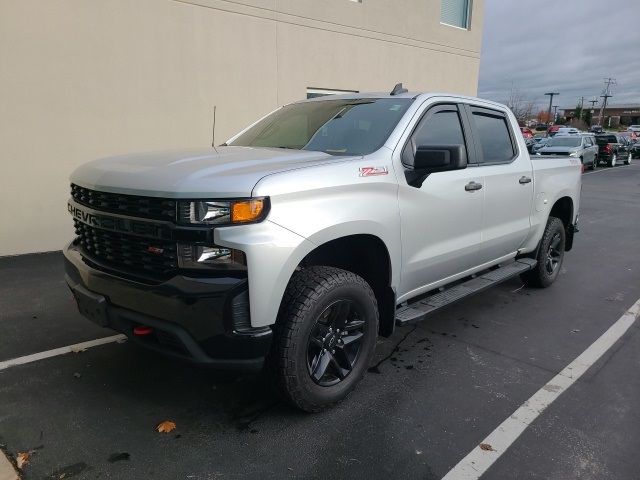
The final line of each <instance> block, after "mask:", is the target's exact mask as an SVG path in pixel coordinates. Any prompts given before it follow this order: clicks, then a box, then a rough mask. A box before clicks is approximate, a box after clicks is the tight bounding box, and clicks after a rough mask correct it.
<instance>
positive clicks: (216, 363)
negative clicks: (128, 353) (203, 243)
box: [63, 244, 272, 371]
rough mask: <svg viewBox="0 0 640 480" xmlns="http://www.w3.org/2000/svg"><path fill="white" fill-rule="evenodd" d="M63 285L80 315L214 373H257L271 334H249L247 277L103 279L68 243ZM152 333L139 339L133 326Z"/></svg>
mask: <svg viewBox="0 0 640 480" xmlns="http://www.w3.org/2000/svg"><path fill="white" fill-rule="evenodd" d="M63 253H64V257H65V273H66V274H65V279H66V281H67V284H68V285H69V288H70V289H71V291H72V292H73V294H74V296H75V298H76V301H77V302H78V307H79V309H80V313H82V314H83V315H84V316H85V317H87V318H89V319H90V320H92V321H94V322H95V323H98V324H99V325H101V326H103V327H108V328H112V329H114V330H116V331H119V332H121V333H124V334H125V335H126V336H127V337H129V338H130V339H131V340H133V341H135V342H136V343H139V344H141V345H143V346H145V347H147V348H150V349H152V350H156V351H159V352H161V353H164V354H167V355H171V356H173V357H178V358H181V359H185V360H188V361H191V362H195V363H198V364H203V365H208V366H211V367H214V368H220V369H231V370H253V371H255V370H259V369H261V368H262V366H263V364H264V359H265V357H266V355H267V352H268V351H269V348H270V346H271V338H272V330H271V328H269V327H262V328H251V326H250V321H249V305H248V287H247V280H246V279H245V278H231V277H206V278H194V277H187V276H183V275H176V276H174V277H172V278H171V279H169V280H167V281H165V282H162V283H159V284H147V283H141V282H139V281H135V280H131V279H127V278H124V277H120V276H118V275H115V274H112V273H107V272H106V271H103V270H101V269H99V268H97V267H98V266H97V265H95V264H93V263H92V262H91V261H87V260H85V259H84V258H83V256H82V255H81V253H80V251H79V250H78V249H77V248H76V247H75V246H74V245H73V244H69V245H68V246H67V247H66V248H65V249H64V251H63ZM139 326H148V327H151V328H152V333H151V334H147V335H144V336H138V335H135V334H134V333H133V331H134V328H135V327H139Z"/></svg>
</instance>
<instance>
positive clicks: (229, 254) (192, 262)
mask: <svg viewBox="0 0 640 480" xmlns="http://www.w3.org/2000/svg"><path fill="white" fill-rule="evenodd" d="M178 265H179V266H180V268H227V269H244V268H246V260H245V256H244V253H243V252H242V251H240V250H235V249H233V248H226V247H219V246H217V245H192V244H184V243H179V244H178Z"/></svg>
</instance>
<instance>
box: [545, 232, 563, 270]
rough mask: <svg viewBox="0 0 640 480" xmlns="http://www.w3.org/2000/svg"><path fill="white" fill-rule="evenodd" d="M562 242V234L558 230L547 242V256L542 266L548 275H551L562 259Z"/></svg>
mask: <svg viewBox="0 0 640 480" xmlns="http://www.w3.org/2000/svg"><path fill="white" fill-rule="evenodd" d="M561 243H562V236H561V235H560V233H559V232H556V233H555V235H554V236H553V237H552V238H551V242H549V248H548V249H547V257H546V259H545V263H544V268H545V270H546V271H547V273H548V274H549V275H553V274H554V273H555V271H556V269H557V268H558V265H560V262H561V260H562V250H560V244H561Z"/></svg>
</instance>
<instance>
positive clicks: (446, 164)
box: [413, 145, 467, 174]
mask: <svg viewBox="0 0 640 480" xmlns="http://www.w3.org/2000/svg"><path fill="white" fill-rule="evenodd" d="M463 168H467V154H466V150H465V147H464V145H429V146H425V145H419V146H418V147H417V148H416V153H415V155H414V159H413V170H414V171H416V172H419V173H422V174H427V173H434V172H446V171H449V170H461V169H463Z"/></svg>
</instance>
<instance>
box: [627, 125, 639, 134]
mask: <svg viewBox="0 0 640 480" xmlns="http://www.w3.org/2000/svg"><path fill="white" fill-rule="evenodd" d="M627 132H634V133H636V134H640V125H630V126H629V128H627Z"/></svg>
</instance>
